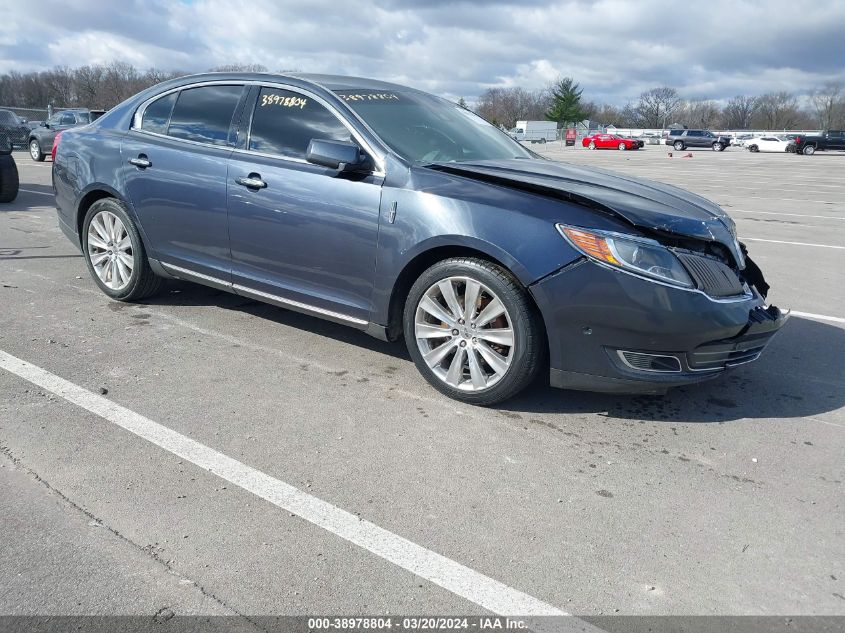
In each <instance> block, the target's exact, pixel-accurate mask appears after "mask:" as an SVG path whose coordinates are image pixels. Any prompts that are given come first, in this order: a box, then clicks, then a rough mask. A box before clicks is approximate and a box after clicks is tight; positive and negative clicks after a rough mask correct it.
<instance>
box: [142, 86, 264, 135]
mask: <svg viewBox="0 0 845 633" xmlns="http://www.w3.org/2000/svg"><path fill="white" fill-rule="evenodd" d="M251 83H254V82H249V81H239V80H237V79H229V80H221V79H218V80H215V81H201V82H199V83H195V84H185V85H184V86H178V87H176V88H171V89H170V90H165V91H164V92H159V93H158V94H156V95H153V96H152V97H150V98H149V99H147V100H146V101H144V102H143V103H142V104H141V105H139V106H138V108H137V109H136V110H135V114H133V115H132V123H131V124H130V125H129V130H130V131H135V132H142V133H144V134H152V135H155V136H163V137H165V138H172V139H173V140H176V141H188V142H189V143H196V144H198V145H210V146H211V147H224V146H223V145H215V144H214V143H203V142H201V141H190V140H189V139H184V138H179V137H177V136H169V135H167V134H159V133H157V132H148V131H146V130H145V129H144V128H143V127H141V125H142V123H143V121H144V113H145V112H146V111H147V107H148V106H149V105H150V104H151V103H152V102H153V101H158V100H159V99H161V98H162V97H166V96H167V95H169V94H172V93H174V92H180V91H182V90H190V89H191V88H203V87H205V86H242V87H246V86H249V85H250V84H251ZM177 101H178V98H177ZM173 107H174V108H175V107H176V104H174V106H173ZM172 115H173V113H172V112H171V116H172ZM232 115H234V112H233V113H232ZM225 147H232V146H231V145H229V143H228V141H227V143H226V145H225Z"/></svg>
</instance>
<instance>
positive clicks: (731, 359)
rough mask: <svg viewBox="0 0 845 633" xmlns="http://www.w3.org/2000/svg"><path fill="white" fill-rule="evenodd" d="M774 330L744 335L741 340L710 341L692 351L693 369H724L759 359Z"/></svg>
mask: <svg viewBox="0 0 845 633" xmlns="http://www.w3.org/2000/svg"><path fill="white" fill-rule="evenodd" d="M773 334H774V332H764V333H761V334H757V335H754V336H748V337H744V338H742V339H741V340H739V341H729V342H716V343H708V344H707V345H702V346H700V347H697V348H696V349H695V350H693V351H692V352H690V354H689V355H688V356H689V365H690V367H691V368H692V369H698V370H703V369H724V368H725V367H730V366H732V365H741V364H742V363H750V362H751V361H753V360H757V357H758V356H760V354H762V353H763V348H764V347H766V343H768V342H769V339H770V338H771V337H772V335H773Z"/></svg>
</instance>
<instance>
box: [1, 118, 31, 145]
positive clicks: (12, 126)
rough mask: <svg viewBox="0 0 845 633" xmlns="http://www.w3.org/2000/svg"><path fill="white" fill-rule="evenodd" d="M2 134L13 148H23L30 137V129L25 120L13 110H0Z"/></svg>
mask: <svg viewBox="0 0 845 633" xmlns="http://www.w3.org/2000/svg"><path fill="white" fill-rule="evenodd" d="M0 134H2V135H3V136H5V137H6V138H7V139H9V142H10V143H11V144H12V145H13V146H14V145H18V146H20V147H23V146H24V145H26V140H27V137H28V136H29V128H28V127H27V125H26V123H24V121H23V119H21V118H20V117H19V116H18V115H17V114H15V113H14V112H12V111H11V110H0Z"/></svg>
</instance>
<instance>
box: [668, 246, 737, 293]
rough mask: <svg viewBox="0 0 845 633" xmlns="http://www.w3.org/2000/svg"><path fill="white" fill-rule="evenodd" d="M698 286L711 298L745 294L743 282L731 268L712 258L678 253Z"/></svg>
mask: <svg viewBox="0 0 845 633" xmlns="http://www.w3.org/2000/svg"><path fill="white" fill-rule="evenodd" d="M676 255H677V256H678V258H679V259H680V260H681V262H682V263H683V264H684V267H685V268H686V269H687V270H688V271H689V273H690V275H691V276H692V278H693V280H694V281H695V284H696V286H698V288H699V290H703V291H704V292H706V293H707V294H708V295H710V296H711V297H734V296H736V295H741V294H743V293H744V292H745V288H744V287H743V284H742V280H741V279H740V278H739V275H737V274H736V273H735V272H734V271H733V270H732V269H731V268H730V267H729V266H726V265H725V264H723V263H722V262H720V261H717V260H715V259H712V258H710V257H701V256H699V255H693V254H691V253H683V252H676Z"/></svg>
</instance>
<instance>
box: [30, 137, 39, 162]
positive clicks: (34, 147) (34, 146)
mask: <svg viewBox="0 0 845 633" xmlns="http://www.w3.org/2000/svg"><path fill="white" fill-rule="evenodd" d="M29 155H30V156H32V160H38V157H39V156H41V148H40V147H39V146H38V141H32V142H31V143H30V144H29Z"/></svg>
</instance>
